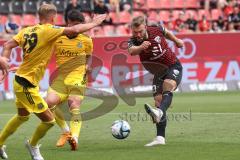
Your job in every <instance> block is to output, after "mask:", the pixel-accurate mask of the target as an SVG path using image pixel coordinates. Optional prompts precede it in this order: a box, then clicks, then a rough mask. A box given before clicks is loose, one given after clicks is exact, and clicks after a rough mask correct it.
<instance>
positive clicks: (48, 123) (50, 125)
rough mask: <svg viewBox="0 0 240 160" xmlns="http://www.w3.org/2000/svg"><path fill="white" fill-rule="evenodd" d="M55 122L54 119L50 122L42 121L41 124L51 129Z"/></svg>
mask: <svg viewBox="0 0 240 160" xmlns="http://www.w3.org/2000/svg"><path fill="white" fill-rule="evenodd" d="M55 122H56V120H55V119H52V120H50V121H44V122H42V123H44V124H46V125H48V126H49V127H52V126H54V125H55Z"/></svg>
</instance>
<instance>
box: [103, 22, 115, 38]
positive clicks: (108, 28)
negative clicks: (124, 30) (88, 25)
mask: <svg viewBox="0 0 240 160" xmlns="http://www.w3.org/2000/svg"><path fill="white" fill-rule="evenodd" d="M114 30H115V28H114V26H111V25H106V26H103V32H104V35H105V36H114V35H115V31H114Z"/></svg>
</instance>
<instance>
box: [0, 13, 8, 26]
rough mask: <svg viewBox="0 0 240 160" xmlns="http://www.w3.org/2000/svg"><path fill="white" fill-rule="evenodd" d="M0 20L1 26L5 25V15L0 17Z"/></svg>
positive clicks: (6, 17) (6, 18)
mask: <svg viewBox="0 0 240 160" xmlns="http://www.w3.org/2000/svg"><path fill="white" fill-rule="evenodd" d="M0 18H1V21H0V23H1V24H5V23H6V22H7V20H8V16H7V15H0Z"/></svg>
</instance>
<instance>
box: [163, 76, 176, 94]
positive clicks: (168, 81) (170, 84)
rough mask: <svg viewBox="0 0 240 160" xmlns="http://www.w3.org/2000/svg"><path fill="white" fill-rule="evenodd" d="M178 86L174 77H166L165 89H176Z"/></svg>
mask: <svg viewBox="0 0 240 160" xmlns="http://www.w3.org/2000/svg"><path fill="white" fill-rule="evenodd" d="M176 87H177V82H176V81H175V80H172V79H165V80H164V83H163V91H174V90H175V89H176Z"/></svg>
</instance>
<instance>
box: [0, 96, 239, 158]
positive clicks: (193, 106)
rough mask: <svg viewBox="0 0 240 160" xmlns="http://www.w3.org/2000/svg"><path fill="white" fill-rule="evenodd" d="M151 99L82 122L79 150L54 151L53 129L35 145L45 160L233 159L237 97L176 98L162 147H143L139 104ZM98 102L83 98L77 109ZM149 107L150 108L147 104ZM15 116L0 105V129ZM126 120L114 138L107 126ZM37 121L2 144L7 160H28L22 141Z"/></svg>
mask: <svg viewBox="0 0 240 160" xmlns="http://www.w3.org/2000/svg"><path fill="white" fill-rule="evenodd" d="M145 102H149V103H152V102H153V101H152V98H138V99H137V104H136V106H134V107H130V106H128V105H127V104H125V103H124V102H122V101H121V102H120V103H119V105H118V107H117V108H115V109H114V110H113V111H112V112H110V113H108V114H106V115H104V116H101V117H99V118H96V119H93V120H90V121H86V122H84V123H83V126H82V130H81V135H80V139H79V149H78V151H76V152H72V151H70V148H69V145H68V144H66V145H65V146H64V147H63V148H56V147H55V143H56V140H57V139H58V137H59V134H60V129H59V128H58V127H57V126H55V127H54V128H53V129H51V130H50V132H49V133H48V134H47V135H46V136H45V137H44V138H43V139H42V140H41V143H42V147H41V152H42V155H43V156H44V158H45V160H93V159H98V160H239V157H240V152H239V148H240V92H217V93H216V92H214V93H184V94H182V93H177V94H175V95H174V101H173V104H172V107H171V108H170V109H169V110H168V119H169V122H168V128H167V137H166V140H167V145H165V146H157V147H152V148H146V147H144V144H146V143H148V142H150V141H151V140H152V139H153V138H154V137H155V126H154V125H153V124H152V122H151V121H150V118H149V117H148V116H147V115H146V114H145V112H144V109H143V104H144V103H145ZM99 103H100V102H99V101H98V100H94V99H88V100H87V101H85V102H84V104H83V105H82V110H83V111H84V110H85V111H86V110H90V109H91V108H94V107H96V106H97V105H98V104H99ZM152 104H153V103H152ZM14 113H15V105H14V102H13V101H1V102H0V130H1V129H2V128H3V125H4V124H5V123H6V122H7V121H8V119H9V118H10V117H11V116H12V115H13V114H14ZM120 118H123V119H127V120H128V121H129V124H130V125H131V133H130V136H129V137H128V138H127V139H125V140H117V139H114V138H113V137H112V135H111V133H110V126H111V124H112V122H113V121H114V120H117V119H120ZM38 123H39V120H38V119H37V118H36V117H35V116H31V119H30V120H29V121H28V122H27V123H25V124H24V125H23V126H22V127H21V128H20V129H19V130H18V131H17V132H16V133H15V134H14V135H12V136H11V137H10V138H9V139H8V141H7V143H6V145H7V153H8V156H9V159H10V160H30V159H31V158H30V156H29V155H28V152H27V150H26V149H25V147H24V140H25V139H27V138H29V137H30V136H31V134H32V133H33V131H34V129H35V127H36V125H37V124H38Z"/></svg>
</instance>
